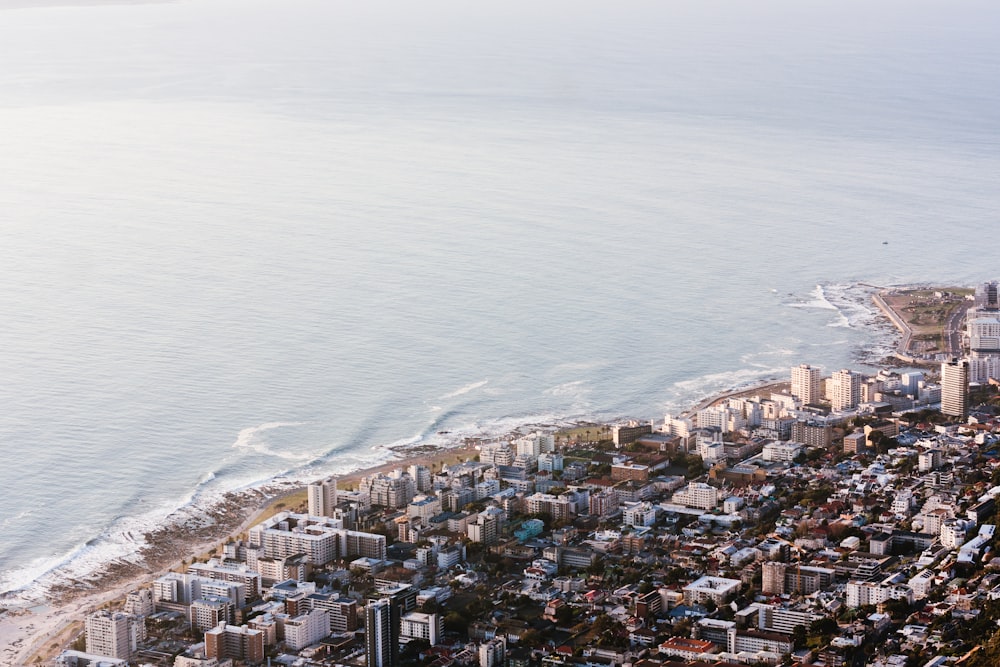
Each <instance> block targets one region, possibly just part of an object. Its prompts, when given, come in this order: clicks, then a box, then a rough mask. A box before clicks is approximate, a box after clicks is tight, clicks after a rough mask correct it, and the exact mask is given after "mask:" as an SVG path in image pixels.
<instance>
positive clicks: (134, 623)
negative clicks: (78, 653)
mask: <svg viewBox="0 0 1000 667" xmlns="http://www.w3.org/2000/svg"><path fill="white" fill-rule="evenodd" d="M85 628H86V631H87V653H91V654H93V655H103V656H107V657H109V658H118V659H120V660H131V658H132V653H133V652H134V651H135V650H136V648H137V647H138V645H139V640H140V639H141V638H142V637H143V635H144V634H145V626H144V625H143V621H142V619H141V618H138V617H136V616H132V615H131V614H124V613H122V612H120V611H119V612H110V611H108V610H106V609H102V610H101V611H98V612H95V613H93V614H91V615H90V616H88V617H87V620H86V622H85Z"/></svg>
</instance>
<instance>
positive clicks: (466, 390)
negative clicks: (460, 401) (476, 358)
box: [440, 379, 489, 399]
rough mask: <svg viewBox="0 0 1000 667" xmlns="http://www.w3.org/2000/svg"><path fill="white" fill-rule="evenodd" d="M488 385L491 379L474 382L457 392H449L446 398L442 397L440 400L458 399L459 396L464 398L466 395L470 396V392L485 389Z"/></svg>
mask: <svg viewBox="0 0 1000 667" xmlns="http://www.w3.org/2000/svg"><path fill="white" fill-rule="evenodd" d="M487 384H489V379H486V380H480V381H479V382H472V383H470V384H467V385H465V386H464V387H459V388H458V389H456V390H455V391H452V392H449V393H447V394H445V395H444V396H441V397H440V398H442V399H449V398H458V397H459V396H464V395H465V394H468V393H469V392H470V391H475V390H476V389H479V388H480V387H485V386H486V385H487Z"/></svg>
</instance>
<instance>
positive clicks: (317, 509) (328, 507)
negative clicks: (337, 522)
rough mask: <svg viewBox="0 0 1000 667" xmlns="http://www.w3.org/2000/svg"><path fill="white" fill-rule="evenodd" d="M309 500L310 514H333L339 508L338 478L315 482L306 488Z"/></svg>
mask: <svg viewBox="0 0 1000 667" xmlns="http://www.w3.org/2000/svg"><path fill="white" fill-rule="evenodd" d="M306 493H307V495H308V500H309V514H311V515H313V516H333V515H334V512H335V511H336V509H337V478H336V477H327V478H326V479H322V480H319V481H318V482H313V483H312V484H310V485H309V486H308V488H307V489H306Z"/></svg>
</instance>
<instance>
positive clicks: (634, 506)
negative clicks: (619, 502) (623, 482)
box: [622, 502, 656, 528]
mask: <svg viewBox="0 0 1000 667" xmlns="http://www.w3.org/2000/svg"><path fill="white" fill-rule="evenodd" d="M622 523H624V524H626V525H628V526H634V527H636V528H642V527H643V526H652V525H653V524H655V523H656V508H654V507H653V505H652V504H651V503H648V502H638V503H625V508H624V509H623V510H622Z"/></svg>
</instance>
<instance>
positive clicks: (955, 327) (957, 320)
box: [944, 301, 972, 357]
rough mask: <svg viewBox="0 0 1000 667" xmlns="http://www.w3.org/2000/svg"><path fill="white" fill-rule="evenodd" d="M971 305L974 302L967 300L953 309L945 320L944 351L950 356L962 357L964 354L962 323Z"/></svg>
mask: <svg viewBox="0 0 1000 667" xmlns="http://www.w3.org/2000/svg"><path fill="white" fill-rule="evenodd" d="M971 307H972V302H971V301H966V302H965V303H963V304H961V305H960V306H958V308H956V309H955V310H954V311H952V313H951V314H950V315H949V316H948V319H946V320H945V322H944V351H945V354H947V355H948V356H949V357H961V356H962V354H963V351H962V323H963V322H964V321H965V315H966V313H967V312H968V310H969V308H971Z"/></svg>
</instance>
